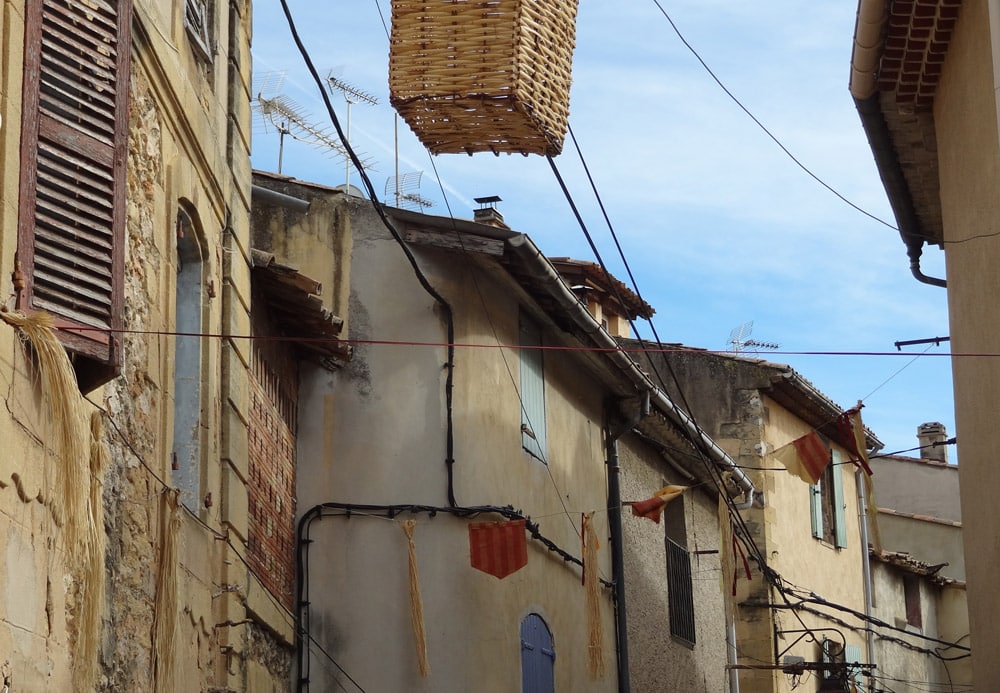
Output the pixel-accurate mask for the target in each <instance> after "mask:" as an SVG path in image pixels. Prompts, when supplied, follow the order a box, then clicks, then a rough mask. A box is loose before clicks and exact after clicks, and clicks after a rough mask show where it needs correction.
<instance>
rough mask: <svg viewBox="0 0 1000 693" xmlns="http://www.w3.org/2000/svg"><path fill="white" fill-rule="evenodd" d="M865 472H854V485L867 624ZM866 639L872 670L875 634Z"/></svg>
mask: <svg viewBox="0 0 1000 693" xmlns="http://www.w3.org/2000/svg"><path fill="white" fill-rule="evenodd" d="M864 474H865V472H863V471H862V470H860V469H858V470H856V471H855V472H854V484H855V486H856V487H857V489H858V524H859V525H860V527H861V553H862V559H861V567H862V572H863V573H864V581H865V616H866V617H867V619H868V622H869V623H871V621H872V616H873V614H872V612H873V611H874V600H873V598H872V564H871V556H870V555H869V553H868V498H867V497H866V494H865V484H866V483H867V480H866V479H865V478H864ZM866 639H867V643H866V644H867V649H868V663H869V664H871V665H872V668H873V669H874V665H875V633H873V632H872V631H871V630H870V629H869V630H868V631H867V633H866Z"/></svg>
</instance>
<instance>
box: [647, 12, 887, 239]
mask: <svg viewBox="0 0 1000 693" xmlns="http://www.w3.org/2000/svg"><path fill="white" fill-rule="evenodd" d="M653 4H654V5H656V6H657V8H659V10H660V12H661V13H662V14H663V16H664V17H665V18H666V20H667V22H668V23H669V24H670V27H671V28H672V29H673V30H674V33H675V34H677V38H679V39H680V41H681V43H683V44H684V47H685V48H687V49H688V51H690V53H691V55H693V56H694V57H695V59H697V61H698V62H699V63H701V66H702V67H703V68H705V71H706V72H707V73H708V74H709V76H710V77H711V78H712V79H713V80H714V81H715V83H716V84H717V85H719V88H720V89H722V91H723V92H725V94H726V96H728V97H729V98H730V99H731V100H732V102H733V103H735V104H736V105H737V106H738V107H739V108H740V110H741V111H743V112H744V113H745V114H746V115H747V116H748V117H749V118H750V120H752V121H753V122H754V123H755V124H756V125H757V127H758V128H760V129H761V131H763V132H764V134H765V135H767V136H768V137H769V138H770V139H771V141H772V142H774V143H775V144H776V145H778V148H779V149H781V151H783V152H784V153H785V154H786V155H787V156H788V158H789V159H791V160H792V161H793V162H794V163H795V165H796V166H798V167H799V168H800V169H802V171H803V172H805V173H806V175H808V176H809V177H810V178H812V179H813V180H814V181H816V182H817V183H819V184H820V185H821V186H823V187H824V188H826V190H828V191H829V192H831V193H833V194H834V195H835V196H836V197H837V198H838V199H839V200H840V201H841V202H844V203H845V204H847V205H848V206H849V207H851V208H852V209H854V210H855V211H858V212H861V213H862V214H864V215H865V216H866V217H868V218H869V219H872V220H873V221H876V222H878V223H879V224H882V225H883V226H886V227H888V228H890V229H893V230H894V231H898V230H899V229H898V228H897V227H896V225H895V224H891V223H889V222H887V221H885V220H884V219H882V218H880V217H878V216H876V215H874V214H872V213H871V212H869V211H867V210H866V209H864V208H862V207H860V206H858V205H857V204H855V203H854V202H852V201H851V200H849V199H847V197H845V196H844V195H843V194H842V193H841V192H839V191H838V190H837V189H835V188H834V187H833V186H832V185H830V184H829V183H827V182H826V181H825V180H823V179H822V178H820V177H819V176H818V175H817V174H816V173H814V172H813V171H812V170H811V169H810V168H809V167H808V166H806V165H805V164H804V163H802V161H801V160H799V158H798V157H796V156H795V155H794V154H793V153H792V152H791V150H789V149H788V147H786V146H785V145H784V143H783V142H782V141H781V140H779V139H778V137H777V136H776V135H775V134H774V133H773V132H771V130H770V129H768V127H767V126H766V125H764V123H762V122H761V121H760V120H759V119H758V118H757V116H755V115H754V114H753V113H752V112H751V111H750V109H749V108H747V107H746V106H745V105H743V102H742V101H740V99H738V98H737V97H736V95H735V94H733V92H732V91H730V90H729V88H728V87H727V86H726V85H725V84H724V83H723V82H722V80H721V79H719V77H718V75H716V74H715V72H714V71H713V70H712V68H710V67H709V66H708V63H706V62H705V60H704V59H703V58H702V57H701V55H699V53H698V51H697V50H695V48H694V46H692V45H691V44H690V43H689V42H688V40H687V39H686V38H684V34H682V33H681V31H680V29H679V28H678V27H677V24H676V23H675V22H674V20H673V19H672V18H671V17H670V15H669V14H668V13H667V11H666V10H665V9H663V5H661V4H660V2H659V0H653Z"/></svg>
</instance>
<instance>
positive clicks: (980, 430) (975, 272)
mask: <svg viewBox="0 0 1000 693" xmlns="http://www.w3.org/2000/svg"><path fill="white" fill-rule="evenodd" d="M991 41H992V43H994V44H996V43H997V42H998V41H1000V39H998V38H997V37H995V36H994V37H991V36H990V22H989V17H988V7H987V2H986V0H973V1H970V2H965V3H963V4H962V12H961V14H960V16H959V19H958V23H957V25H956V27H955V32H954V35H953V36H952V40H951V44H950V48H949V51H948V55H947V58H946V60H945V64H944V68H943V72H942V75H941V83H940V86H939V88H938V93H937V97H936V98H935V105H934V118H935V124H936V134H937V143H938V162H939V165H940V192H941V204H942V215H943V221H944V239H945V243H946V246H945V259H946V263H947V274H948V308H949V321H950V327H951V347H952V351H953V352H954V353H957V354H970V355H968V356H962V357H961V358H955V359H953V360H952V373H953V376H954V388H955V418H956V427H957V431H956V433H957V437H958V440H959V443H958V446H959V448H958V449H959V458H960V459H961V465H960V467H959V475H960V478H961V498H962V518H963V535H964V543H965V557H966V572H967V575H968V589H969V592H968V597H969V615H970V621H971V629H972V643H973V648H975V647H976V645H977V644H980V645H981V646H983V647H986V648H989V647H990V645H989V643H995V642H998V641H1000V618H998V611H997V603H996V600H995V598H994V591H995V589H994V588H995V584H996V575H997V573H998V571H1000V532H998V531H997V520H996V498H997V494H998V493H1000V480H998V478H997V475H996V473H995V458H996V450H997V449H998V447H1000V433H998V429H997V426H996V417H995V410H996V401H997V395H998V393H1000V362H998V360H997V359H995V358H991V357H989V356H985V354H995V353H998V352H1000V330H998V329H997V320H996V319H995V318H994V317H993V316H992V315H991V312H990V310H989V308H988V307H989V306H992V305H993V303H994V302H995V300H996V296H997V294H998V292H1000V274H998V273H997V271H996V268H997V266H998V262H1000V237H998V234H1000V199H998V197H997V195H996V190H997V187H998V185H1000V146H998V140H997V128H996V123H997V113H996V102H995V100H994V85H995V76H994V75H993V74H992V51H991ZM971 354H984V356H973V355H971ZM973 669H974V674H975V685H976V687H977V688H982V689H992V688H996V687H997V686H1000V658H997V657H993V656H989V655H986V656H982V657H976V656H974V657H973Z"/></svg>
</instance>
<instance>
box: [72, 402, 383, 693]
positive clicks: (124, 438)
mask: <svg viewBox="0 0 1000 693" xmlns="http://www.w3.org/2000/svg"><path fill="white" fill-rule="evenodd" d="M83 398H84V399H85V400H86V401H87V402H88V403H90V405H91V406H93V407H94V408H95V409H96V410H97V411H99V412H100V413H101V414H102V415H103V417H104V419H105V420H106V421H107V422H108V423H109V424H110V425H111V428H112V429H113V430H114V431H115V434H116V435H117V437H118V440H120V441H121V443H122V444H123V445H124V446H125V448H126V449H127V450H128V451H129V452H130V453H131V455H132V457H133V458H134V459H135V460H136V462H138V463H139V465H140V466H141V467H142V468H143V469H145V470H146V473H148V474H149V475H150V476H151V477H152V478H153V479H154V480H155V481H156V483H157V484H159V487H160V490H159V491H158V492H157V495H159V494H160V493H163V492H165V491H169V490H172V489H173V486H172V485H170V484H168V483H167V482H166V481H165V480H164V479H163V477H161V476H160V475H159V474H158V473H157V471H156V470H154V469H153V467H152V466H151V465H150V464H149V463H148V462H147V461H146V458H145V457H144V456H143V455H142V454H141V453H140V452H139V451H138V450H137V449H136V446H135V445H134V444H133V443H132V440H131V439H130V438H129V436H128V435H127V434H126V433H125V431H123V430H122V428H121V426H119V425H118V422H117V421H116V420H115V417H114V416H113V415H112V414H111V412H110V411H108V410H107V409H106V408H105V407H102V406H101V405H99V404H98V403H97V402H95V401H94V400H92V399H91V398H90V397H88V396H87V395H83ZM180 508H181V509H182V510H183V511H184V513H185V514H186V515H187V516H188V517H189V518H191V519H192V520H193V521H194V522H195V523H196V524H198V525H199V526H201V527H202V528H203V529H205V530H206V531H207V532H208V533H209V534H211V535H212V536H213V537H214V538H215V539H218V540H221V541H224V542H225V543H226V545H227V546H228V547H229V549H230V550H231V551H232V552H233V555H234V556H236V558H237V559H239V561H240V563H242V564H243V565H244V567H245V568H246V569H247V572H249V573H250V575H252V576H253V577H254V578H255V579H256V581H257V583H258V584H259V586H260V587H261V589H263V591H264V594H265V595H267V597H268V599H269V600H270V601H271V603H272V604H273V605H274V606H275V608H276V609H277V611H278V613H280V614H282V617H283V618H285V619H286V623H287V624H288V625H290V626H292V627H293V628H294V627H295V615H294V614H293V613H292V612H291V611H289V610H288V608H287V607H286V606H285V605H284V603H283V602H282V601H281V599H280V597H278V595H276V594H274V592H273V591H272V590H271V588H270V587H268V586H267V584H266V583H265V582H264V580H262V579H261V577H260V576H259V575H257V573H256V571H255V569H254V568H253V566H251V565H250V561H249V559H248V558H247V557H246V556H244V555H243V553H242V551H241V550H240V549H239V548H238V547H237V546H236V545H235V544H234V543H233V541H232V538H231V537H230V536H229V533H228V532H223V531H219V530H218V529H216V528H214V527H212V526H211V525H209V524H208V523H207V522H205V520H203V519H202V518H201V517H200V516H199V515H198V514H197V513H196V512H194V511H192V510H191V508H189V507H187V506H186V505H184V504H183V503H182V504H180ZM304 635H306V636H307V638H308V640H309V641H310V647H315V648H316V649H318V650H319V651H320V652H321V653H322V654H323V655H324V656H325V657H326V658H327V659H328V660H329V661H330V663H331V664H333V665H334V667H336V668H337V669H338V670H339V671H340V672H341V673H342V674H343V675H344V676H345V677H346V678H347V679H348V680H349V681H350V682H351V683H352V684H354V686H355V687H356V688H357V689H358V690H359V691H361V692H362V693H364V690H365V689H364V688H363V687H362V686H361V685H360V684H359V683H358V682H357V681H355V680H354V679H353V678H352V677H351V675H350V674H349V673H348V672H347V670H345V669H344V668H343V667H342V666H341V665H340V663H338V662H337V660H336V659H335V658H334V657H333V656H332V655H331V654H330V653H329V652H328V651H327V650H326V648H324V647H323V645H322V643H320V642H319V641H318V640H316V639H315V638H314V637H313V636H312V635H310V634H308V633H306V634H304ZM337 683H338V686H341V685H340V683H339V682H337ZM341 688H342V689H343V686H341ZM343 690H346V689H343Z"/></svg>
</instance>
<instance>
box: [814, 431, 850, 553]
mask: <svg viewBox="0 0 1000 693" xmlns="http://www.w3.org/2000/svg"><path fill="white" fill-rule="evenodd" d="M831 454H832V457H831V462H832V464H830V465H828V466H827V468H826V469H825V470H824V471H823V476H822V477H821V478H820V481H819V483H818V484H811V485H810V486H809V510H810V516H811V518H812V535H813V537H815V538H816V539H821V540H823V541H827V542H829V543H831V544H833V545H834V546H836V547H837V548H839V549H842V548H844V547H846V546H847V518H846V513H845V508H844V477H843V471H842V469H841V464H842V462H843V456H842V455H841V453H840V452H839V451H837V450H833V451H832V453H831Z"/></svg>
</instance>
